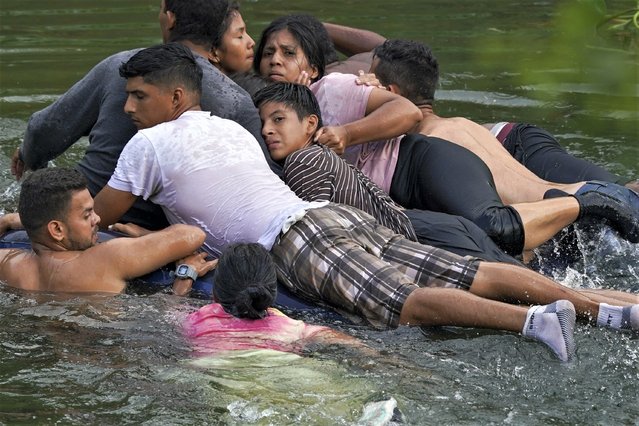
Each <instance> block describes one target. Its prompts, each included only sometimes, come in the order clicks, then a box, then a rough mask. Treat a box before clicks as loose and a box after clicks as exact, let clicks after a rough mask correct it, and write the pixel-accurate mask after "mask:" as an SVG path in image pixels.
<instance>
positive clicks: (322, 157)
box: [284, 145, 417, 241]
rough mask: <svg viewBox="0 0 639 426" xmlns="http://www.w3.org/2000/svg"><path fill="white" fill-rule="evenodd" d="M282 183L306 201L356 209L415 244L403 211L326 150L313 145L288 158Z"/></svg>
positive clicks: (364, 177) (373, 184)
mask: <svg viewBox="0 0 639 426" xmlns="http://www.w3.org/2000/svg"><path fill="white" fill-rule="evenodd" d="M284 180H285V181H286V184H287V185H288V186H289V187H290V188H291V189H292V190H293V191H294V192H295V194H297V196H298V197H300V198H301V199H303V200H305V201H331V202H333V203H340V204H346V205H349V206H352V207H355V208H358V209H360V210H362V211H364V212H366V213H368V214H370V215H371V216H373V217H374V218H375V219H376V220H377V222H378V223H380V224H381V225H384V226H386V227H387V228H390V229H391V230H393V231H394V232H396V233H398V234H402V235H404V236H405V237H406V238H409V239H411V240H413V241H417V236H416V235H415V230H414V229H413V225H412V224H411V222H410V220H409V219H408V217H407V216H406V215H405V214H404V213H403V211H402V210H403V209H402V207H401V206H399V205H398V204H396V203H395V202H394V201H393V200H392V199H391V198H390V196H388V194H386V193H385V192H384V191H382V189H381V188H379V187H378V186H377V185H376V184H375V183H373V182H372V181H371V180H370V179H368V178H367V177H366V176H365V175H364V174H363V173H362V172H360V171H359V170H357V169H356V168H354V167H353V166H351V165H350V164H348V163H346V162H345V161H344V160H342V159H341V158H340V157H338V156H337V154H335V153H334V152H333V151H331V150H330V149H329V148H327V147H325V146H322V145H312V146H310V147H308V148H305V149H301V150H299V151H296V152H294V153H292V154H290V155H289V156H288V157H287V158H286V162H285V163H284Z"/></svg>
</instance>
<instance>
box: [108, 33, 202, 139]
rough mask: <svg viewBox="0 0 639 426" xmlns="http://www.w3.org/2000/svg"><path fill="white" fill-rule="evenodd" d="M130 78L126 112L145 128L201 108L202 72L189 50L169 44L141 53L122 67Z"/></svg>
mask: <svg viewBox="0 0 639 426" xmlns="http://www.w3.org/2000/svg"><path fill="white" fill-rule="evenodd" d="M120 75H121V76H122V77H124V78H126V79H127V82H126V91H127V94H128V97H127V101H126V104H125V105H124V111H125V112H126V113H127V114H129V115H130V116H131V119H132V120H133V122H134V123H135V125H136V127H137V128H138V129H146V128H148V127H153V126H155V125H157V124H160V123H164V122H167V121H171V120H174V119H176V118H177V117H179V116H180V115H181V114H182V113H183V112H184V111H185V110H188V109H194V108H198V109H199V103H200V93H201V91H202V69H201V68H200V67H199V66H198V64H197V62H196V60H195V56H194V55H193V53H192V52H191V50H190V49H188V48H187V47H185V46H183V45H182V44H180V43H167V44H160V45H157V46H153V47H149V48H147V49H143V50H140V51H139V52H138V53H136V54H135V55H133V56H132V57H131V59H129V60H128V61H127V62H125V63H123V64H122V65H121V66H120Z"/></svg>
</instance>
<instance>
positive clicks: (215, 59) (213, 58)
mask: <svg viewBox="0 0 639 426" xmlns="http://www.w3.org/2000/svg"><path fill="white" fill-rule="evenodd" d="M208 56H209V57H208V60H209V62H210V63H212V64H213V66H216V67H219V66H220V53H219V49H216V48H213V49H212V50H211V51H210V52H209V55H208Z"/></svg>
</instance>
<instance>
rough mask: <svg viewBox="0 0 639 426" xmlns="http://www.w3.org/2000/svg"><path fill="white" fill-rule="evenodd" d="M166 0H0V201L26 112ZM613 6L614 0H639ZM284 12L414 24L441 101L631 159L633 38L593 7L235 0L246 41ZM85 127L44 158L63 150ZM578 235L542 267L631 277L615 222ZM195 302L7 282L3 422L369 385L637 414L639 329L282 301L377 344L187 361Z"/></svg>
mask: <svg viewBox="0 0 639 426" xmlns="http://www.w3.org/2000/svg"><path fill="white" fill-rule="evenodd" d="M159 3H160V2H159V0H136V1H135V2H132V1H130V0H108V1H97V0H68V1H55V2H53V1H49V0H29V1H25V0H3V2H2V3H1V4H0V41H1V45H0V61H1V62H0V83H1V84H0V193H1V194H2V199H1V201H0V212H4V211H13V210H14V209H15V206H16V201H17V195H18V185H17V184H16V183H15V182H14V181H13V179H12V177H11V175H10V173H9V170H8V168H9V158H10V156H11V154H12V152H13V150H14V149H15V147H16V146H17V145H18V144H19V142H20V140H21V138H22V135H23V133H24V129H25V126H26V120H27V119H28V117H29V115H30V114H31V113H33V112H34V111H36V110H38V109H41V108H43V107H44V106H46V105H48V104H49V103H51V102H52V101H53V100H55V98H56V97H57V96H59V95H60V94H61V93H63V92H64V91H65V90H66V89H67V88H68V87H69V86H70V85H71V84H73V83H74V82H75V81H77V80H78V79H79V78H81V77H82V76H83V75H84V73H85V72H86V71H87V70H88V69H90V67H92V66H93V65H95V64H96V63H97V62H98V61H99V60H100V59H102V58H104V57H106V56H108V55H109V54H111V53H114V52H116V51H119V50H125V49H129V48H133V47H141V46H148V45H151V44H155V43H157V42H159V41H160V35H159V30H158V25H157V12H158V7H159ZM565 3H579V2H565ZM581 3H583V2H581ZM606 3H607V6H608V8H609V10H610V11H623V10H624V9H626V8H631V7H632V6H633V4H632V3H633V2H631V1H609V2H606ZM290 12H308V13H313V14H316V15H317V16H318V17H320V18H321V19H323V20H328V21H331V22H337V23H345V24H352V25H354V26H360V27H364V28H369V29H372V30H375V31H377V32H380V33H382V34H384V35H386V36H388V37H405V38H414V39H418V40H422V41H425V42H427V43H429V44H431V46H432V47H433V50H434V52H435V53H436V55H437V56H438V58H439V60H440V63H441V70H442V83H441V90H440V91H439V92H438V99H439V101H438V104H437V109H438V111H439V112H440V113H441V114H442V115H461V116H467V117H470V118H473V119H475V120H476V121H480V122H489V121H490V122H492V121H499V120H509V121H528V122H533V123H536V124H540V125H542V126H543V127H545V128H547V129H548V130H550V131H551V132H553V133H555V134H556V135H557V136H558V137H559V139H560V141H561V142H562V144H564V145H565V146H566V147H567V148H568V149H569V150H570V151H572V152H574V153H577V154H578V155H581V156H584V157H586V158H589V159H591V160H594V161H596V162H598V163H600V164H603V165H605V166H606V167H608V168H610V169H611V170H613V171H614V172H616V173H618V174H620V175H622V176H625V177H627V178H633V177H634V178H636V177H637V176H639V130H638V124H637V123H638V122H639V113H638V108H639V106H638V105H639V84H638V82H637V75H638V74H637V70H638V65H637V63H638V61H637V49H636V45H634V47H633V46H630V47H627V46H626V47H624V46H623V44H624V41H623V39H622V38H623V37H622V36H619V37H616V38H613V41H612V42H611V43H609V44H606V45H603V44H601V43H600V40H599V39H598V38H596V37H593V34H594V30H593V27H592V25H590V21H589V17H588V15H587V14H584V13H581V12H579V11H576V10H570V7H569V6H566V5H563V6H561V5H558V4H557V2H552V1H536V2H528V1H521V0H520V1H514V0H513V1H506V0H495V1H487V0H477V1H468V0H466V1H455V2H449V1H445V0H433V1H408V0H399V1H394V2H392V3H390V2H382V1H380V0H371V1H367V2H355V1H344V0H341V1H335V0H327V1H323V2H321V3H320V2H314V1H309V0H303V1H297V2H290V1H263V0H253V1H245V2H243V4H242V13H243V15H244V18H245V20H246V21H247V24H248V27H249V31H250V32H251V33H252V34H253V35H254V37H255V38H258V37H259V31H260V30H261V29H262V28H263V27H264V26H265V25H266V24H267V23H268V22H269V21H270V20H271V19H273V18H274V17H276V16H279V15H280V14H283V13H290ZM84 144H86V141H80V142H79V143H78V144H76V145H75V146H74V147H73V149H71V150H69V152H67V153H65V155H63V156H62V157H60V158H58V159H56V160H55V161H54V162H53V164H54V165H70V164H73V163H74V162H75V161H76V160H77V159H78V158H80V157H81V156H82V152H83V146H84ZM578 235H579V244H580V246H581V248H582V253H583V254H582V255H581V257H580V258H579V259H578V260H577V262H576V263H574V264H573V265H572V266H571V267H570V268H567V269H566V268H555V269H553V268H552V267H548V268H547V273H549V274H553V275H554V276H555V277H556V278H557V279H559V280H561V281H562V282H563V283H565V284H566V285H569V286H572V287H595V288H596V287H613V288H616V289H620V290H625V291H634V292H639V265H638V264H639V262H638V261H637V260H638V259H639V247H638V246H637V245H630V244H627V243H625V242H623V241H620V240H618V239H617V238H615V236H614V235H613V234H612V233H611V232H609V231H600V232H596V233H594V234H586V233H584V232H581V231H580V232H579V233H578ZM551 266H552V265H551ZM202 303H204V302H202V301H198V300H194V299H176V298H173V297H171V296H169V295H166V294H161V293H160V294H135V293H131V294H125V295H120V296H117V297H97V296H96V297H84V296H83V297H72V298H62V297H53V296H50V295H34V294H25V293H22V292H19V291H15V290H13V289H10V288H7V287H5V286H2V285H1V284H0V318H2V324H1V325H0V423H1V424H54V423H61V424H131V423H133V424H326V425H333V424H353V423H355V422H356V421H357V419H358V418H359V416H360V415H361V412H362V406H363V405H364V404H365V403H366V402H369V401H374V400H379V399H384V398H388V397H394V398H395V399H396V400H397V401H398V404H399V407H400V409H401V411H402V413H403V415H404V418H405V421H406V423H408V424H419V425H421V424H490V423H508V424H511V423H512V424H548V423H556V424H584V423H585V424H638V422H639V408H638V407H639V404H638V401H639V385H638V383H639V340H638V339H637V335H636V334H634V335H633V334H619V333H610V332H605V331H602V330H599V329H594V328H591V327H587V326H583V325H581V326H579V327H578V328H577V331H576V343H577V348H578V349H577V356H576V360H575V361H574V362H572V363H570V364H560V363H559V362H557V361H556V360H555V359H554V358H553V356H552V355H551V354H550V353H549V352H548V351H546V350H545V349H544V348H543V347H541V346H540V345H539V344H536V343H533V342H530V341H526V340H523V339H522V338H521V337H520V336H517V335H514V334H510V333H497V332H488V331H482V330H473V329H470V330H461V329H455V328H445V329H436V330H427V331H425V332H424V333H422V332H421V331H420V330H419V329H412V328H400V329H398V330H395V331H392V332H377V331H373V330H370V329H368V328H365V327H347V326H346V325H345V324H342V323H340V322H339V321H337V320H334V319H332V318H331V317H327V316H322V315H319V314H309V313H303V314H302V313H299V312H289V313H290V314H291V315H301V316H302V317H303V318H304V319H306V320H308V321H312V322H320V323H326V324H330V325H332V326H334V327H337V328H341V329H343V330H346V331H348V332H350V333H351V334H353V335H355V336H357V337H359V338H361V339H363V340H365V341H366V342H367V343H368V344H369V345H370V346H372V347H373V348H375V349H377V350H378V351H379V355H378V356H376V357H372V358H368V357H367V358H363V357H361V356H357V355H356V354H353V353H351V352H348V351H344V350H341V349H338V348H326V349H323V350H320V351H318V352H312V353H309V354H308V355H309V356H307V357H304V358H292V357H283V358H273V359H267V358H266V359H265V358H255V357H248V358H245V359H229V360H225V362H223V363H222V362H217V363H213V364H207V365H195V364H194V363H193V362H192V354H191V352H190V349H189V347H188V344H187V342H185V341H184V340H183V338H182V337H181V334H180V331H179V322H180V318H182V317H183V316H184V315H185V313H186V312H189V311H192V310H193V309H195V308H196V307H197V306H200V305H201V304H202Z"/></svg>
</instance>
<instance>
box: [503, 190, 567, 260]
mask: <svg viewBox="0 0 639 426" xmlns="http://www.w3.org/2000/svg"><path fill="white" fill-rule="evenodd" d="M512 207H513V208H514V209H515V210H517V213H519V216H520V217H521V221H522V223H523V225H524V250H532V249H534V248H535V247H538V246H540V245H541V244H543V243H545V242H546V241H548V240H549V239H551V238H552V237H554V236H555V235H556V234H557V233H558V232H559V231H561V230H562V229H563V228H565V227H566V226H568V225H570V224H571V223H573V222H574V221H575V220H577V216H579V203H578V202H577V200H576V199H575V198H574V197H562V198H555V199H551V200H543V201H539V202H536V203H523V204H513V205H512Z"/></svg>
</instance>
